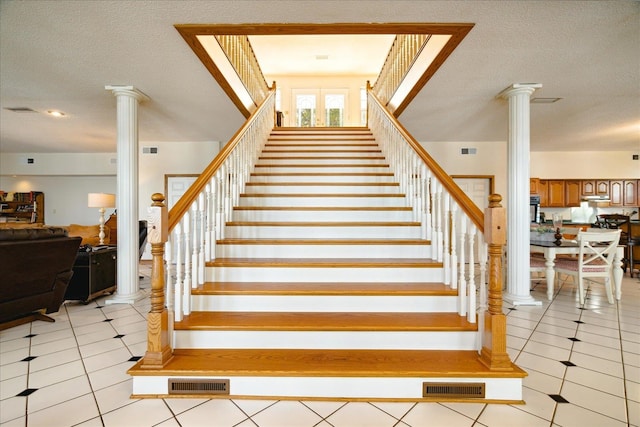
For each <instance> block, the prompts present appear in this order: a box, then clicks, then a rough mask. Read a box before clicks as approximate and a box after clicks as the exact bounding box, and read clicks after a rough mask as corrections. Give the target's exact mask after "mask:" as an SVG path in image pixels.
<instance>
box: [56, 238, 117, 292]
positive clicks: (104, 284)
mask: <svg viewBox="0 0 640 427" xmlns="http://www.w3.org/2000/svg"><path fill="white" fill-rule="evenodd" d="M117 254H118V249H117V248H115V247H107V248H101V249H95V250H91V251H89V252H85V251H82V250H81V251H78V255H77V257H76V261H75V263H74V265H73V276H72V277H71V281H70V282H69V286H68V287H67V291H66V292H65V294H64V299H66V300H80V301H83V302H87V301H90V300H92V299H93V298H95V297H97V296H100V295H103V294H105V293H110V292H111V293H112V292H114V291H115V290H116V272H117Z"/></svg>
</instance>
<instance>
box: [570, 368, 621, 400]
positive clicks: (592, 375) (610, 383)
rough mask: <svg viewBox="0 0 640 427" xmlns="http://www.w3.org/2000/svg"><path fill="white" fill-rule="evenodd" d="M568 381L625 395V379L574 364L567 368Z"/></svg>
mask: <svg viewBox="0 0 640 427" xmlns="http://www.w3.org/2000/svg"><path fill="white" fill-rule="evenodd" d="M565 380H566V381H571V382H573V383H576V384H580V385H583V386H585V387H591V388H594V389H596V390H600V391H602V392H605V393H609V394H613V395H614V396H619V397H624V380H623V379H622V378H619V377H615V376H611V375H607V374H603V373H601V372H597V371H592V370H590V369H584V368H581V367H579V366H572V367H570V368H568V369H567V375H566V376H565Z"/></svg>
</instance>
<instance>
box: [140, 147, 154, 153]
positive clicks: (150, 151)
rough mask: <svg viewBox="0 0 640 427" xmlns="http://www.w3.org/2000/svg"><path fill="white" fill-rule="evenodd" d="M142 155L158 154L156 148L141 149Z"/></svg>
mask: <svg viewBox="0 0 640 427" xmlns="http://www.w3.org/2000/svg"><path fill="white" fill-rule="evenodd" d="M142 154H158V147H142Z"/></svg>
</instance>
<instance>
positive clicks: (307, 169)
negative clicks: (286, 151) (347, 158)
mask: <svg viewBox="0 0 640 427" xmlns="http://www.w3.org/2000/svg"><path fill="white" fill-rule="evenodd" d="M253 171H254V172H261V173H292V172H296V173H318V172H319V173H336V174H339V173H345V172H349V173H362V172H365V173H387V172H389V168H388V167H386V166H379V165H372V166H368V165H365V164H363V163H362V162H359V163H354V162H350V163H348V164H346V165H343V166H340V165H335V164H333V165H332V164H327V165H320V164H316V165H315V166H314V165H308V166H295V165H292V166H284V165H280V166H277V165H256V166H255V167H254V170H253Z"/></svg>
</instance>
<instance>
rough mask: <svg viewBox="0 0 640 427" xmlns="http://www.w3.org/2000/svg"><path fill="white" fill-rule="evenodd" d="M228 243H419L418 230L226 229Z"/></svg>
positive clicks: (336, 227)
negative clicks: (283, 241) (233, 241)
mask: <svg viewBox="0 0 640 427" xmlns="http://www.w3.org/2000/svg"><path fill="white" fill-rule="evenodd" d="M224 235H225V237H226V238H229V239H296V238H297V239H320V238H327V239H338V238H343V239H358V238H362V239H368V238H371V239H384V238H386V239H419V238H420V226H397V227H392V226H352V225H349V226H296V225H286V226H268V225H264V226H263V225H256V226H230V225H227V226H226V228H225V231H224Z"/></svg>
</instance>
